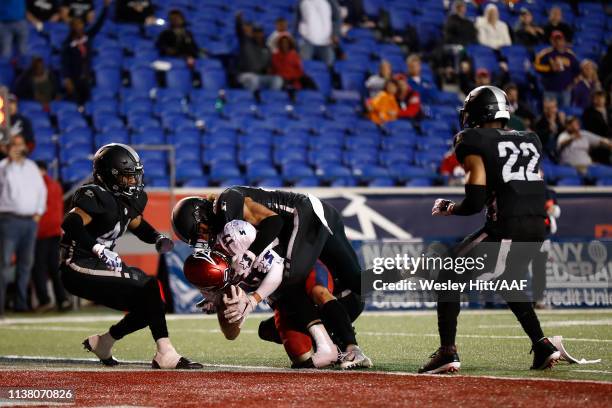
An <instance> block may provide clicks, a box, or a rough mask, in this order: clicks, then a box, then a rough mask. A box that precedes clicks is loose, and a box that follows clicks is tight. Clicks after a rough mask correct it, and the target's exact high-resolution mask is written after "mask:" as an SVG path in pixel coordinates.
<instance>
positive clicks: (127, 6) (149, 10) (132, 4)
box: [115, 0, 155, 25]
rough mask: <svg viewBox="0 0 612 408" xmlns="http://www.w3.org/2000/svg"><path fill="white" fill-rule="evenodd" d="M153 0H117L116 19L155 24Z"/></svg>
mask: <svg viewBox="0 0 612 408" xmlns="http://www.w3.org/2000/svg"><path fill="white" fill-rule="evenodd" d="M153 11H154V8H153V2H152V1H151V0H116V2H115V21H117V22H118V23H135V24H140V25H143V24H146V25H150V24H154V23H155V16H154V15H153Z"/></svg>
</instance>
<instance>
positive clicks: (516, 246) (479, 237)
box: [437, 217, 544, 346]
mask: <svg viewBox="0 0 612 408" xmlns="http://www.w3.org/2000/svg"><path fill="white" fill-rule="evenodd" d="M511 225H512V227H511V228H510V231H509V233H508V234H505V235H504V236H500V235H498V234H496V233H493V232H491V231H490V230H489V229H487V228H483V229H481V230H479V231H477V232H476V233H474V234H471V235H469V236H468V237H467V238H465V239H464V240H463V242H461V244H459V245H458V246H457V248H455V251H454V255H455V256H457V257H458V256H461V257H466V256H470V257H478V256H485V259H486V264H487V268H486V270H487V271H489V270H492V269H494V268H497V267H503V268H504V272H503V274H502V275H501V276H498V277H497V278H496V279H499V280H501V279H505V280H512V279H521V278H523V277H525V276H526V275H527V271H528V267H529V264H530V263H531V262H532V261H533V260H534V259H535V258H536V256H537V254H538V252H539V249H540V248H539V246H538V245H537V243H540V244H541V243H542V241H543V236H544V234H543V229H544V228H543V227H544V221H543V220H542V219H541V218H539V217H533V218H521V219H516V220H513V222H512V223H511ZM502 239H504V240H505V242H501V241H502ZM479 243H482V245H479ZM493 243H500V246H499V247H497V248H492V247H491V246H492V245H493ZM493 249H495V252H496V253H492V252H493V251H492V250H493ZM504 258H505V261H504ZM498 260H499V262H498ZM471 277H473V276H463V275H457V274H456V273H455V271H448V270H445V271H444V272H442V273H441V274H440V277H439V280H440V281H441V282H445V281H447V280H451V281H454V282H456V281H462V282H466V281H469V278H471ZM497 293H499V294H500V295H501V297H502V298H503V299H504V300H505V301H506V302H507V303H508V307H509V308H510V309H511V310H512V312H513V313H514V315H515V316H516V318H517V320H518V321H519V323H520V324H521V326H522V327H523V329H524V330H525V332H526V333H527V335H528V336H529V338H530V339H531V340H532V342H536V341H538V340H539V339H540V338H542V337H543V333H542V329H541V327H540V322H539V320H538V318H537V316H536V314H535V312H534V310H533V304H532V302H531V301H532V299H531V298H530V297H529V296H528V295H527V294H526V293H525V292H522V291H519V290H513V291H499V292H497ZM437 312H438V331H439V334H440V342H441V345H442V346H451V345H454V344H455V337H456V334H457V317H458V316H459V312H460V293H459V292H456V291H444V292H439V293H438V303H437Z"/></svg>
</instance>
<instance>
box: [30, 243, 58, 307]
mask: <svg viewBox="0 0 612 408" xmlns="http://www.w3.org/2000/svg"><path fill="white" fill-rule="evenodd" d="M59 243H60V237H59V236H58V237H50V238H41V239H37V240H36V249H35V251H34V266H33V267H32V279H33V281H34V288H35V289H36V297H37V298H38V302H39V303H40V304H41V305H45V304H47V303H49V302H50V301H51V300H50V299H49V291H48V290H47V280H48V279H49V278H51V282H52V283H53V292H54V294H55V303H56V304H57V305H58V306H59V305H60V304H61V303H62V302H63V301H65V300H66V291H65V290H64V285H63V284H62V282H61V280H60V273H59V262H60V261H59Z"/></svg>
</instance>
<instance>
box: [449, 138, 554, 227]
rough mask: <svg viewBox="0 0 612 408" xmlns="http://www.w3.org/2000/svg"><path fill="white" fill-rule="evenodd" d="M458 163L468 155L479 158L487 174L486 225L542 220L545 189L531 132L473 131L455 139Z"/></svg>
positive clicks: (538, 150) (539, 147)
mask: <svg viewBox="0 0 612 408" xmlns="http://www.w3.org/2000/svg"><path fill="white" fill-rule="evenodd" d="M454 146H455V154H456V155H457V159H458V160H459V162H460V163H463V160H464V159H465V157H466V156H468V155H470V154H474V155H478V156H480V157H481V158H482V160H483V162H484V165H485V171H486V173H487V224H488V225H490V226H495V224H497V223H498V222H499V221H501V220H507V219H509V218H513V217H525V216H541V217H545V216H546V214H545V212H544V202H545V193H546V187H545V185H544V181H543V180H542V177H541V176H540V174H539V171H540V162H541V155H542V144H541V143H540V138H539V137H538V136H537V135H536V134H535V133H533V132H524V131H516V130H509V129H483V128H473V129H466V130H463V131H462V132H459V133H458V134H457V135H456V136H455V143H454Z"/></svg>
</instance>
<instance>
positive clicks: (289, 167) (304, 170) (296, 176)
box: [282, 162, 315, 183]
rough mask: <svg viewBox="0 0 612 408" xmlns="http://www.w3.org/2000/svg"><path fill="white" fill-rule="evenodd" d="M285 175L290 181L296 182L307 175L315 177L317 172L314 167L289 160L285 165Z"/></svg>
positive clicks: (283, 172)
mask: <svg viewBox="0 0 612 408" xmlns="http://www.w3.org/2000/svg"><path fill="white" fill-rule="evenodd" d="M282 174H283V177H284V178H285V180H287V181H288V182H291V183H293V182H295V181H297V180H301V179H304V178H307V177H314V175H315V172H314V170H313V169H312V167H310V166H308V165H307V164H304V163H300V162H288V163H286V164H285V165H283V171H282Z"/></svg>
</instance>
